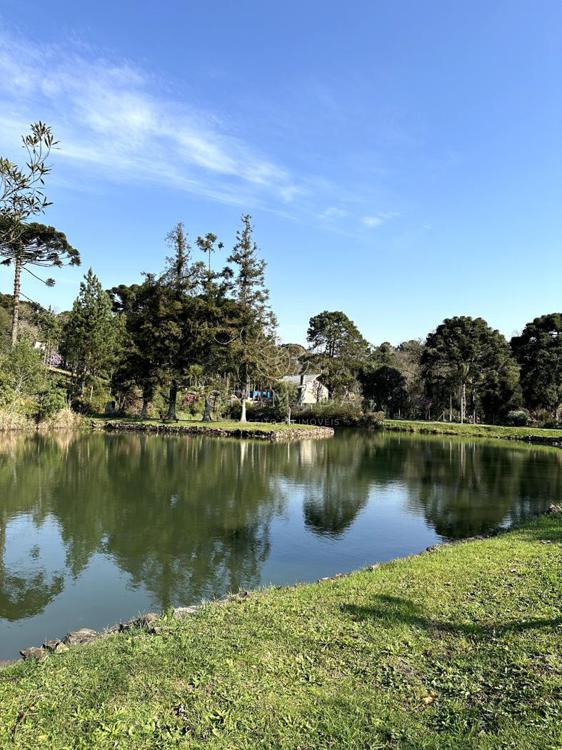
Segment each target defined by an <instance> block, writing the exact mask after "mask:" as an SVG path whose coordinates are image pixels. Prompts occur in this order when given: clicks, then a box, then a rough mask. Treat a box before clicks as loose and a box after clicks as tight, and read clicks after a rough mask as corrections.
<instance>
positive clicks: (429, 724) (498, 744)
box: [0, 517, 562, 750]
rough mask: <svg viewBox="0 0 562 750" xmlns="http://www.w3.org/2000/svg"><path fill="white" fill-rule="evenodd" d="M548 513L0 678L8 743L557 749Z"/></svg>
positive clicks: (556, 606)
mask: <svg viewBox="0 0 562 750" xmlns="http://www.w3.org/2000/svg"><path fill="white" fill-rule="evenodd" d="M561 532H562V524H561V522H560V520H559V519H557V518H556V517H551V518H546V517H542V518H540V519H537V520H534V521H532V522H530V523H527V524H526V525H524V526H522V527H520V528H519V529H516V530H514V531H511V532H508V533H506V534H502V535H500V536H498V537H495V538H493V539H487V540H481V541H469V542H464V543H460V544H455V545H449V546H444V547H441V548H439V549H438V550H436V551H434V552H431V553H427V554H424V555H419V556H415V557H411V558H407V559H405V560H397V561H394V562H391V563H388V564H385V565H380V566H375V568H374V569H367V570H363V571H360V572H357V573H354V574H352V575H350V576H347V577H343V578H336V579H333V580H327V581H322V582H320V583H318V584H313V585H307V586H296V587H292V588H280V589H269V590H266V591H263V592H260V593H256V594H252V595H250V596H248V597H233V598H232V599H231V601H230V602H228V603H227V604H210V605H207V606H205V607H203V608H202V609H201V610H199V611H198V612H197V614H195V615H192V616H191V617H189V618H188V619H187V620H175V619H173V618H171V617H165V618H163V620H162V621H161V623H160V631H159V633H158V634H157V635H150V634H148V633H146V632H145V631H142V630H136V631H135V630H133V631H132V632H130V633H128V634H124V635H114V636H110V637H106V638H104V639H102V640H100V641H98V642H95V643H93V644H91V645H89V646H84V647H77V648H75V649H72V650H71V651H69V652H67V653H63V654H60V655H54V656H52V657H48V658H47V659H46V660H45V661H42V662H39V663H30V662H26V663H22V664H19V665H17V666H14V667H9V668H6V669H4V670H2V671H0V704H1V705H2V712H1V716H0V744H2V746H6V747H8V746H9V747H14V748H19V749H20V750H24V749H27V748H29V749H30V750H31V748H33V750H35V748H37V747H41V746H44V747H49V748H50V749H51V750H62V748H68V747H73V748H92V747H96V748H98V749H99V750H104V748H108V749H109V748H116V747H135V748H137V749H138V750H142V748H155V747H158V748H162V749H164V748H172V747H178V746H181V747H186V748H199V747H205V748H217V749H218V748H234V747H235V748H240V749H242V748H248V749H249V748H252V750H253V748H256V747H262V748H272V749H273V748H275V750H277V749H279V748H287V749H288V748H297V747H300V748H317V749H318V750H321V749H326V750H328V748H330V749H331V748H335V747H338V748H393V747H400V748H402V749H403V750H422V749H424V748H425V749H426V750H430V749H437V748H439V750H465V749H466V750H469V748H470V750H475V749H476V748H478V749H479V750H492V749H493V750H497V749H498V748H512V749H514V750H532V749H535V750H556V749H557V748H558V747H559V740H560V723H561V722H562V713H561V703H560V690H561V688H562V684H561V682H560V674H561V670H562V652H561V650H560V639H559V628H560V622H561V618H562V610H561V608H560V602H561V601H562V590H561V580H562V579H561V578H560V576H559V575H558V572H559V566H560V564H561V562H562V560H561V557H560V544H559V542H561V541H562V536H561Z"/></svg>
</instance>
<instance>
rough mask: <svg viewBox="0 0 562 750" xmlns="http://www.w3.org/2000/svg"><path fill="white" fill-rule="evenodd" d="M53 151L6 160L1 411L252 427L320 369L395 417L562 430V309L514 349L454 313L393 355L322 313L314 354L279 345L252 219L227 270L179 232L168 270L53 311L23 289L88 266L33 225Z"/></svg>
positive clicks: (311, 336) (337, 396) (358, 399)
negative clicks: (29, 279)
mask: <svg viewBox="0 0 562 750" xmlns="http://www.w3.org/2000/svg"><path fill="white" fill-rule="evenodd" d="M55 145H56V142H55V141H54V138H53V136H52V133H51V131H50V129H49V128H48V127H47V126H45V125H44V124H42V123H37V124H35V125H33V126H32V127H31V131H30V134H29V135H27V136H24V138H23V146H24V148H25V149H26V152H27V161H26V165H25V166H24V167H22V168H20V167H18V166H17V165H14V164H13V163H11V162H10V161H9V160H7V159H4V158H0V257H1V258H2V261H1V262H2V263H3V264H4V265H5V266H8V267H9V268H10V269H11V271H12V275H13V276H12V278H13V293H12V295H4V296H3V297H2V298H1V299H0V337H1V339H0V408H1V407H7V406H9V405H16V406H17V408H20V409H23V410H27V412H29V413H30V414H31V413H33V415H35V416H36V417H40V416H41V415H43V416H44V415H45V414H46V413H47V412H52V411H54V410H56V409H57V408H59V407H61V405H64V403H66V402H68V401H69V402H70V403H71V404H72V406H73V408H74V409H75V410H77V411H80V412H86V413H88V412H94V413H95V412H99V411H103V409H104V408H105V406H106V405H107V404H108V403H111V402H115V408H116V409H117V410H118V411H121V412H125V413H135V414H138V415H140V416H141V417H147V416H149V415H152V416H160V417H162V418H167V419H176V418H177V417H178V412H179V411H180V410H181V411H182V412H184V413H185V412H187V413H188V414H192V415H195V414H198V415H200V416H201V418H202V419H204V420H210V419H212V418H213V417H215V416H218V415H222V414H226V413H236V416H237V417H239V418H240V419H241V420H242V421H245V420H246V418H247V408H248V404H250V405H252V403H253V401H252V400H251V399H249V398H248V397H249V396H250V394H252V393H254V392H255V391H256V390H257V391H258V392H260V393H262V392H263V393H265V392H266V393H267V394H268V396H270V398H269V400H268V407H269V408H270V410H271V411H272V413H274V414H275V415H277V416H280V417H287V416H288V417H289V418H290V415H291V411H292V409H294V408H295V407H296V406H297V391H296V389H295V387H294V386H293V385H291V384H288V383H287V382H286V380H284V379H283V378H284V376H286V375H298V374H301V373H315V374H317V375H318V377H319V382H321V383H322V384H323V385H324V386H325V387H326V389H327V393H328V397H329V400H330V401H331V402H332V403H333V402H336V403H339V404H346V405H348V406H349V405H353V407H354V408H356V409H363V410H366V411H380V412H384V413H385V414H386V415H387V416H394V417H396V416H398V417H409V418H421V419H448V420H451V421H460V422H464V421H468V420H470V421H482V422H492V423H497V422H511V423H521V424H524V423H526V422H528V421H529V420H531V419H533V420H535V421H537V422H538V423H541V424H542V423H544V424H556V423H558V422H559V421H560V416H561V414H560V412H561V405H562V356H561V355H562V314H561V313H552V314H547V315H543V316H540V317H537V318H535V319H534V320H533V321H530V322H528V323H527V324H526V326H525V327H524V329H523V331H522V333H521V334H520V335H518V336H514V337H513V338H512V339H511V341H509V342H508V341H507V340H506V339H505V337H504V336H503V335H502V334H501V333H500V332H499V331H497V330H494V329H493V328H491V327H490V326H489V325H488V323H487V322H486V321H485V320H483V319H482V318H471V317H468V316H459V317H454V318H448V319H446V320H444V321H443V322H442V323H441V324H440V325H438V326H437V328H436V329H435V331H432V332H431V333H429V334H428V335H427V337H426V338H425V340H410V341H405V342H402V343H401V344H399V345H397V346H393V345H391V344H389V343H387V342H385V343H382V344H380V345H373V344H370V343H369V342H368V341H367V340H366V339H365V337H364V336H363V335H362V334H361V332H360V331H359V329H358V327H357V326H356V325H355V323H354V322H353V321H352V320H350V319H349V317H348V316H347V315H346V314H345V313H344V312H341V311H324V312H321V313H319V314H318V315H315V316H313V317H312V318H311V319H310V321H309V326H308V330H307V347H304V346H300V345H298V344H281V343H280V341H279V339H278V336H277V322H276V318H275V315H274V313H273V311H272V309H271V306H270V302H269V291H268V288H267V285H266V281H265V268H266V264H265V261H264V259H263V258H262V256H261V252H260V250H259V248H258V246H257V244H256V242H255V239H254V228H253V225H252V219H251V217H250V216H249V215H248V214H244V215H243V216H242V219H241V225H240V227H239V229H238V231H237V232H236V235H235V238H234V241H233V243H232V246H231V249H230V250H229V252H228V254H227V255H226V258H225V259H224V261H223V262H221V263H219V262H218V258H219V254H220V253H221V252H223V251H224V250H225V245H224V243H223V242H221V241H219V239H218V237H217V236H216V235H215V234H214V233H212V232H209V233H207V234H205V235H201V236H198V237H197V238H196V239H195V241H194V242H191V241H190V238H189V236H188V234H187V232H186V229H185V227H184V225H183V223H182V222H178V223H177V224H176V225H175V226H174V227H173V228H172V230H171V231H170V232H169V234H168V235H167V238H166V240H167V243H168V246H169V249H170V254H169V257H168V258H167V259H166V262H165V265H164V267H163V268H161V269H160V270H159V271H149V272H146V273H144V274H143V276H142V278H141V279H140V280H139V282H138V283H135V284H129V285H125V284H122V285H119V286H116V287H113V288H111V289H108V290H106V289H104V288H103V285H102V284H101V282H100V280H99V279H98V278H97V276H96V275H95V273H94V271H93V270H92V269H90V270H88V272H87V273H86V275H85V277H84V280H83V281H82V283H81V285H80V291H79V294H78V297H77V298H76V300H75V301H74V304H73V306H72V309H71V310H70V311H68V312H64V313H60V314H58V315H57V314H55V313H54V312H53V311H52V310H51V309H49V310H45V309H44V308H43V307H41V306H40V305H38V304H36V303H34V302H33V301H32V300H30V299H29V298H27V297H26V296H25V294H24V293H23V291H22V274H23V273H24V272H26V273H29V274H31V275H32V276H34V277H35V278H36V279H37V278H38V279H40V280H41V281H43V282H44V283H45V284H46V285H47V286H52V285H53V284H54V280H53V279H51V278H47V279H43V278H42V276H39V275H38V273H39V271H38V270H37V269H40V268H46V267H53V268H57V267H59V268H60V267H61V266H63V265H66V264H69V265H79V264H80V253H79V251H78V250H77V249H76V248H74V247H73V246H72V245H71V244H70V242H69V241H68V240H67V238H66V236H65V234H64V233H63V232H61V231H59V230H58V229H55V228H54V227H51V226H48V225H44V224H40V223H38V222H36V221H34V220H33V219H34V218H35V216H36V215H37V214H39V213H42V212H44V211H45V209H46V208H47V207H48V205H49V202H48V201H47V198H46V196H45V194H44V183H45V177H46V176H47V174H48V173H49V171H50V167H49V166H48V164H47V159H48V157H49V154H50V152H51V149H52V148H53V147H54V146H55ZM22 297H23V299H22ZM318 408H319V409H320V408H321V406H320V405H318Z"/></svg>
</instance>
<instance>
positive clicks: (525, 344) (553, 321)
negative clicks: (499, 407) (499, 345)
mask: <svg viewBox="0 0 562 750" xmlns="http://www.w3.org/2000/svg"><path fill="white" fill-rule="evenodd" d="M511 348H512V350H513V353H514V356H515V359H516V360H517V362H518V363H519V366H520V367H521V388H522V389H523V394H524V396H525V402H526V404H527V405H528V406H529V408H530V409H535V410H536V409H544V410H545V411H547V412H549V414H550V417H551V419H553V420H554V421H556V420H557V419H558V416H559V413H560V410H561V409H562V314H561V313H554V314H552V315H542V316H541V317H540V318H535V319H534V320H533V321H531V322H530V323H527V325H526V326H525V328H524V330H523V333H522V334H521V335H520V336H514V337H513V338H512V339H511Z"/></svg>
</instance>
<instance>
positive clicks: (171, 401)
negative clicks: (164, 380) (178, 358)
mask: <svg viewBox="0 0 562 750" xmlns="http://www.w3.org/2000/svg"><path fill="white" fill-rule="evenodd" d="M177 400H178V384H177V382H176V381H175V380H172V383H171V385H170V393H169V395H168V412H167V414H166V419H173V420H175V421H176V422H177V420H178V418H177V414H176V403H177Z"/></svg>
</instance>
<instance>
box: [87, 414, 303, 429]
mask: <svg viewBox="0 0 562 750" xmlns="http://www.w3.org/2000/svg"><path fill="white" fill-rule="evenodd" d="M91 421H92V422H93V423H95V424H99V425H104V424H109V425H111V424H130V425H149V426H162V427H164V426H165V427H186V428H194V429H197V428H200V429H201V430H206V429H211V430H227V431H229V432H236V431H239V430H244V431H245V432H246V431H248V432H284V431H286V430H293V429H295V428H296V429H303V430H310V429H314V425H308V424H297V423H295V422H293V423H291V424H287V423H286V422H240V421H239V420H235V419H221V420H217V421H213V422H202V421H201V419H183V418H180V419H179V420H178V421H177V422H174V421H170V420H166V421H162V420H160V419H136V418H134V417H118V418H117V417H111V418H107V417H96V418H94V419H92V420H91Z"/></svg>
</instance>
